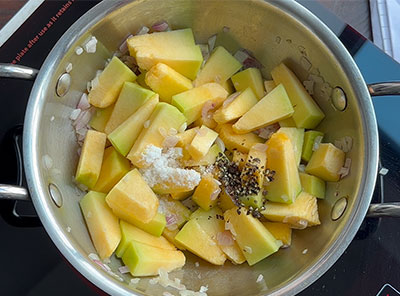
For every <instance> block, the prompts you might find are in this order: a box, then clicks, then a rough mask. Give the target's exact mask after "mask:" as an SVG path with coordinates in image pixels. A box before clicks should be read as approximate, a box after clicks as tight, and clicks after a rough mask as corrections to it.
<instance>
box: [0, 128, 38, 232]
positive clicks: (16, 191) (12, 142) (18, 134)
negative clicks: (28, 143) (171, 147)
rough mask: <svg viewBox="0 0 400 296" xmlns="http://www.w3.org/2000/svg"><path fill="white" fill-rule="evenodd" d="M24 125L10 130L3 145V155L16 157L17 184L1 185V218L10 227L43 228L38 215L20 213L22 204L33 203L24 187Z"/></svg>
mask: <svg viewBox="0 0 400 296" xmlns="http://www.w3.org/2000/svg"><path fill="white" fill-rule="evenodd" d="M22 130H23V128H22V125H18V126H16V127H15V128H13V129H12V130H10V131H9V132H8V133H7V134H6V135H5V137H4V139H3V141H2V145H1V149H2V154H3V155H15V157H16V164H17V169H16V182H15V183H16V184H17V185H8V184H0V216H1V217H2V218H3V219H4V220H5V221H6V222H7V223H8V224H10V225H12V226H19V227H36V226H41V225H42V224H41V222H40V220H39V218H38V217H37V216H36V215H24V214H20V213H19V211H18V204H19V203H20V202H31V199H30V196H29V191H28V190H27V189H26V188H25V187H24V185H25V184H24V171H23V162H22V153H21V152H22V149H21V143H22Z"/></svg>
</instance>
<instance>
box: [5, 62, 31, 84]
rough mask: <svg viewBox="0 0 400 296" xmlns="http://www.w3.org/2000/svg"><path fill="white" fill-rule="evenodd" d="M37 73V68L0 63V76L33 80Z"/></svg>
mask: <svg viewBox="0 0 400 296" xmlns="http://www.w3.org/2000/svg"><path fill="white" fill-rule="evenodd" d="M38 73H39V70H36V69H34V68H30V67H25V66H20V65H14V64H3V63H0V77H4V78H21V79H28V80H33V79H35V77H36V75H37V74H38Z"/></svg>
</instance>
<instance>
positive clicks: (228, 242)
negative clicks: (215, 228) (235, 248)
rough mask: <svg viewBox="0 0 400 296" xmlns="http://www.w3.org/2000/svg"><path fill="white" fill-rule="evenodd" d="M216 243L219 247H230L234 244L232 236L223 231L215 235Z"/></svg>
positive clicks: (228, 232)
mask: <svg viewBox="0 0 400 296" xmlns="http://www.w3.org/2000/svg"><path fill="white" fill-rule="evenodd" d="M217 242H218V245H220V246H232V245H233V244H234V240H233V238H232V234H231V232H230V231H228V230H225V231H223V232H218V233H217Z"/></svg>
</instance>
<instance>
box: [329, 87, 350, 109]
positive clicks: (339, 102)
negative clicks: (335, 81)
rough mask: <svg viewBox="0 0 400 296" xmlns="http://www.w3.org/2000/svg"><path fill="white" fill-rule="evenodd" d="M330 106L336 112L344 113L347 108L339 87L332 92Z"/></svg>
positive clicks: (345, 98) (343, 94)
mask: <svg viewBox="0 0 400 296" xmlns="http://www.w3.org/2000/svg"><path fill="white" fill-rule="evenodd" d="M332 105H333V107H334V108H335V109H336V110H338V111H344V110H345V109H346V107H347V97H346V94H345V92H344V91H343V89H342V88H340V87H339V86H337V87H335V88H334V89H333V91H332Z"/></svg>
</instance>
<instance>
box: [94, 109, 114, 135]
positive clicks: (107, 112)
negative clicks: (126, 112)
mask: <svg viewBox="0 0 400 296" xmlns="http://www.w3.org/2000/svg"><path fill="white" fill-rule="evenodd" d="M113 110H114V105H111V106H108V107H107V108H104V109H103V108H96V112H95V113H94V114H93V117H92V119H91V120H90V123H89V125H90V126H91V127H92V128H93V129H95V130H96V131H98V132H102V133H104V130H105V128H106V125H107V122H108V120H109V119H110V117H111V113H112V111H113Z"/></svg>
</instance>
